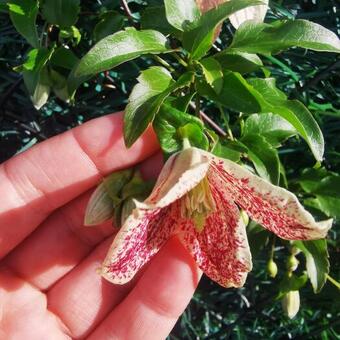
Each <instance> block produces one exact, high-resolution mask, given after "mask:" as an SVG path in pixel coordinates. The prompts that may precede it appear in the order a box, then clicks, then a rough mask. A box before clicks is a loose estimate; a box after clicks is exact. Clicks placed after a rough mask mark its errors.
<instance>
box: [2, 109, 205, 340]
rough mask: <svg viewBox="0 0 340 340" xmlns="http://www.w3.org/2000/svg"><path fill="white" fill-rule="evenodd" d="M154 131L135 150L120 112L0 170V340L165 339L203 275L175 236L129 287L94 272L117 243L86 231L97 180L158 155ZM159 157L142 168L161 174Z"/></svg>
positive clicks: (108, 231)
mask: <svg viewBox="0 0 340 340" xmlns="http://www.w3.org/2000/svg"><path fill="white" fill-rule="evenodd" d="M157 148H158V146H157V141H156V137H155V136H154V134H153V132H152V130H148V131H147V132H146V133H145V134H144V135H143V136H142V138H141V139H140V140H139V141H138V142H136V144H135V145H134V146H133V147H132V148H131V149H128V150H127V149H126V148H125V146H124V142H123V138H122V114H121V113H119V114H114V115H109V116H105V117H102V118H99V119H95V120H92V121H90V122H88V123H86V124H84V125H82V126H80V127H78V128H75V129H73V130H71V131H68V132H66V133H64V134H62V135H59V136H56V137H54V138H51V139H49V140H48V141H45V142H43V143H41V144H39V145H37V146H36V147H34V148H32V149H30V150H28V151H27V152H25V153H22V154H20V155H18V156H16V157H14V158H12V159H10V160H9V161H7V162H5V163H3V164H2V165H1V166H0V195H1V196H0V197H1V201H0V202H1V203H0V259H1V260H0V339H6V340H7V339H10V340H16V339H20V340H21V339H27V340H31V339H32V340H39V339H44V340H45V339H49V340H54V339H70V338H72V339H79V338H85V337H86V338H88V339H123V340H129V339H133V340H138V339H148V340H152V339H164V338H165V337H166V336H167V335H168V334H169V332H170V330H171V329H172V327H173V326H174V324H175V322H176V321H177V318H178V317H179V316H180V314H181V313H182V312H183V310H184V308H185V306H186V305H187V304H188V302H189V300H190V298H191V296H192V294H193V292H194V289H195V287H196V285H197V282H198V280H199V276H200V273H199V271H198V270H197V267H196V265H195V264H194V262H193V260H192V259H191V257H190V256H189V254H188V253H187V252H186V251H185V249H184V248H183V247H182V245H181V244H180V242H179V241H178V240H177V239H172V240H170V241H169V242H168V244H167V245H166V246H165V247H164V248H163V249H162V250H161V251H160V252H159V254H158V255H157V256H156V257H155V258H154V260H153V261H152V262H151V263H150V264H149V265H148V266H147V267H146V268H145V270H144V271H143V272H142V273H141V274H140V275H138V277H137V278H136V279H135V280H133V281H132V282H131V283H129V284H126V285H123V286H117V285H113V284H111V283H109V282H107V281H105V280H104V279H103V278H102V277H100V276H99V275H98V274H96V268H97V267H99V266H100V264H101V262H102V260H103V259H104V257H105V254H106V252H107V250H108V248H109V246H110V243H111V241H112V238H113V233H114V232H115V230H114V228H113V227H112V226H111V225H110V223H107V224H105V225H102V226H99V227H92V228H89V227H84V226H83V218H84V211H85V207H86V204H87V202H88V199H89V197H90V195H91V191H92V190H91V188H93V187H94V186H95V185H96V184H97V183H98V182H99V180H100V178H101V177H102V176H104V175H106V174H108V173H110V172H112V171H114V170H118V169H122V168H126V167H130V166H132V165H134V164H136V163H138V162H141V161H144V160H145V159H146V158H147V157H150V156H151V155H152V154H154V153H155V152H156V151H157ZM157 160H158V163H159V157H158V158H157V156H156V157H151V158H149V159H147V160H145V161H144V163H143V165H142V168H143V171H144V172H145V173H146V174H149V176H150V175H152V174H155V171H156V172H157V170H155V169H157V168H159V166H158V167H157Z"/></svg>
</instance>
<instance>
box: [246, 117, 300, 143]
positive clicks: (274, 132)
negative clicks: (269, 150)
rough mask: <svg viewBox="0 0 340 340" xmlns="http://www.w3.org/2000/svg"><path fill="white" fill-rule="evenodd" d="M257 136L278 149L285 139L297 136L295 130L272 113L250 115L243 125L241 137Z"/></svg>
mask: <svg viewBox="0 0 340 340" xmlns="http://www.w3.org/2000/svg"><path fill="white" fill-rule="evenodd" d="M252 134H258V135H261V136H263V137H265V139H266V141H267V142H269V143H270V144H271V145H272V146H273V147H279V146H280V145H281V143H282V142H283V141H285V140H286V139H287V138H289V137H291V136H294V135H296V134H297V131H296V129H295V128H294V127H293V126H292V125H291V124H290V123H288V122H287V120H285V119H283V118H282V117H280V116H279V115H276V114H273V113H261V114H252V115H251V116H249V117H248V118H247V119H246V121H245V124H244V129H243V135H244V136H247V135H252Z"/></svg>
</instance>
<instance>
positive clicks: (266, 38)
mask: <svg viewBox="0 0 340 340" xmlns="http://www.w3.org/2000/svg"><path fill="white" fill-rule="evenodd" d="M294 46H296V47H302V48H307V49H311V50H315V51H324V52H337V53H339V52H340V40H339V38H338V37H337V36H336V34H335V33H333V32H332V31H330V30H328V29H326V28H324V27H322V26H321V25H318V24H315V23H313V22H310V21H307V20H300V19H299V20H285V21H276V22H274V23H271V24H264V23H255V22H253V21H247V22H245V23H244V24H243V25H241V26H240V28H239V29H238V30H237V31H236V34H235V36H234V39H233V42H232V44H231V45H230V49H232V50H238V51H243V52H249V53H262V54H271V53H279V52H281V51H283V50H286V49H288V48H290V47H294Z"/></svg>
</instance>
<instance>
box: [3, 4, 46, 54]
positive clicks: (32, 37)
mask: <svg viewBox="0 0 340 340" xmlns="http://www.w3.org/2000/svg"><path fill="white" fill-rule="evenodd" d="M8 8H9V15H10V18H11V20H12V23H13V25H14V27H15V29H16V30H17V31H18V32H19V33H20V34H21V35H22V36H23V37H24V38H25V39H26V40H27V41H28V43H29V44H31V45H32V46H33V47H35V48H38V47H39V39H38V33H37V28H36V19H37V15H38V1H37V0H25V1H23V0H10V1H8Z"/></svg>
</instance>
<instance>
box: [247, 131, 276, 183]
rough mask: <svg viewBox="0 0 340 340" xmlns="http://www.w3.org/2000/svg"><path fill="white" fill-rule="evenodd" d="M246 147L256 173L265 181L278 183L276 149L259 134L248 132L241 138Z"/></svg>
mask: <svg viewBox="0 0 340 340" xmlns="http://www.w3.org/2000/svg"><path fill="white" fill-rule="evenodd" d="M241 142H242V143H243V144H244V145H246V146H247V148H248V156H249V158H250V160H251V161H252V162H253V164H254V166H255V169H256V171H257V173H258V174H259V175H260V176H261V177H262V178H264V179H266V180H267V181H269V182H271V183H273V184H275V185H278V183H279V179H280V162H279V156H278V153H277V150H276V149H275V148H273V147H272V145H271V144H269V143H268V142H267V141H266V139H265V138H264V137H263V136H261V135H255V134H248V135H246V136H244V137H242V138H241Z"/></svg>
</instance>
